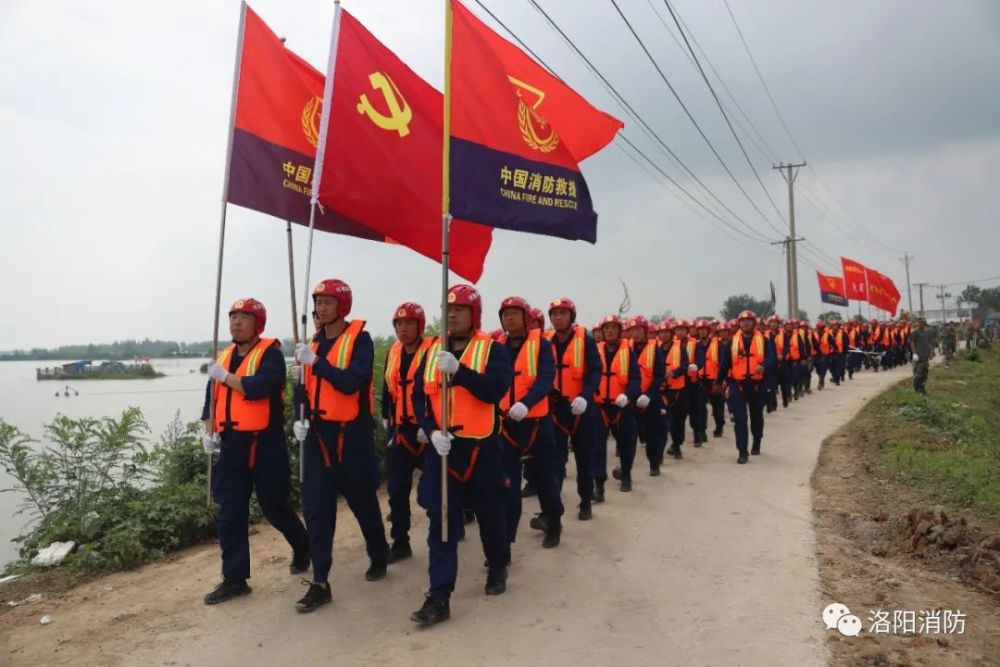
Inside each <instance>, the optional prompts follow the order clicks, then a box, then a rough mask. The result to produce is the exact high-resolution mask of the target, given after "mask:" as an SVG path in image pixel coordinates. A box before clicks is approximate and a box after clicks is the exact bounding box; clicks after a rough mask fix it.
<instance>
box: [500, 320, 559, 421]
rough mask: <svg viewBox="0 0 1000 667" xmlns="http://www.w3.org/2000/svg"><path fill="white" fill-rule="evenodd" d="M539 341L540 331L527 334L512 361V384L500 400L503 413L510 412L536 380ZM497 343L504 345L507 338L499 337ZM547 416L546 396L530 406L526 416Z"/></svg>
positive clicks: (547, 404)
mask: <svg viewBox="0 0 1000 667" xmlns="http://www.w3.org/2000/svg"><path fill="white" fill-rule="evenodd" d="M541 341H542V331H541V329H534V330H532V331H529V332H528V337H527V338H525V339H524V342H523V343H521V349H520V350H518V351H517V358H516V359H515V360H514V382H513V383H511V385H510V391H508V392H507V393H506V394H505V395H504V397H503V398H502V399H500V408H501V409H503V411H504V412H506V411H507V410H510V406H511V405H513V404H514V403H517V402H518V401H520V400H521V399H523V398H524V397H525V396H526V395H527V393H528V392H529V391H531V388H532V387H533V386H534V384H535V381H536V380H537V379H538V364H539V361H540V360H541V352H542V350H541ZM498 342H499V343H501V344H504V343H506V342H507V336H501V337H500V340H499V341H498ZM547 414H549V399H548V397H547V396H546V397H545V398H543V399H542V400H540V401H538V402H537V403H535V404H534V405H533V406H531V409H529V410H528V415H527V416H528V418H530V419H538V418H539V417H544V416H545V415H547Z"/></svg>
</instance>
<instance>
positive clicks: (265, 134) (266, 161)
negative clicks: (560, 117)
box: [228, 8, 491, 281]
mask: <svg viewBox="0 0 1000 667" xmlns="http://www.w3.org/2000/svg"><path fill="white" fill-rule="evenodd" d="M344 15H345V18H347V17H348V15H347V14H346V12H345V13H344ZM352 23H353V21H352V20H351V19H348V20H347V21H345V22H344V24H345V25H348V24H352ZM362 30H363V29H362ZM365 34H367V33H365ZM345 41H347V42H348V43H351V39H350V37H349V36H348V37H347V38H346V40H345ZM375 44H378V43H377V42H375ZM379 46H381V45H379ZM374 69H375V68H373V70H374ZM344 71H345V72H347V73H346V74H344V76H346V77H348V78H349V76H350V68H349V67H345V68H344ZM337 74H338V76H339V75H340V74H341V72H338V73H337ZM421 83H423V82H421ZM424 85H425V86H426V84H424ZM323 86H324V76H323V74H322V73H321V72H319V71H318V70H316V69H315V68H314V67H312V66H311V65H310V64H309V63H307V62H306V61H304V60H303V59H302V58H300V57H299V56H297V55H295V54H294V53H293V52H291V51H290V50H288V49H286V48H285V46H284V44H282V43H281V40H280V39H279V38H278V36H277V35H275V34H274V32H272V31H271V29H270V28H268V27H267V25H266V24H265V23H264V22H263V21H262V20H261V19H260V17H259V16H257V15H256V14H255V13H254V12H253V11H252V10H251V9H250V8H247V10H246V24H245V27H244V37H243V50H242V53H241V55H240V76H239V88H238V90H237V95H236V119H235V126H236V127H235V129H234V133H233V153H232V159H231V162H230V165H231V167H230V178H229V194H228V201H229V202H230V203H233V204H237V205H239V206H245V207H247V208H251V209H254V210H256V211H260V212H262V213H266V214H268V215H273V216H275V217H277V218H281V219H282V220H291V221H292V222H296V223H299V224H303V225H305V224H308V223H309V208H310V206H309V202H310V196H311V194H312V187H311V186H312V181H313V173H312V172H313V165H314V161H315V157H316V146H317V143H318V141H319V124H320V115H321V112H322V108H323ZM366 89H368V90H370V86H368V84H367V79H366ZM336 92H338V93H339V92H340V89H338V90H337V91H336ZM362 92H363V91H362ZM435 93H436V91H435ZM436 95H437V97H436V102H433V104H435V105H436V110H437V116H438V129H437V135H436V136H437V138H436V143H437V145H436V147H435V148H434V149H433V150H431V152H430V153H428V154H427V155H425V156H424V161H423V166H422V167H420V169H422V170H424V171H429V172H430V173H431V174H437V177H438V185H437V186H436V188H434V186H431V190H432V192H430V193H429V196H428V197H427V199H428V203H429V204H431V207H430V208H428V209H427V210H428V211H430V214H429V215H426V216H416V215H413V211H412V209H408V208H406V207H404V206H401V207H400V208H399V209H398V216H397V218H398V219H399V220H404V219H407V220H409V221H411V224H412V225H417V226H422V227H421V230H422V234H423V235H425V236H429V237H430V238H431V242H430V243H424V242H423V238H419V239H417V241H414V236H419V234H415V233H403V232H400V233H399V234H398V235H397V234H393V233H392V232H393V231H394V228H393V227H392V225H388V226H386V225H385V224H383V223H384V222H385V215H384V206H382V207H381V208H380V207H379V206H378V205H379V204H380V203H381V202H383V201H384V200H386V199H392V198H391V197H389V196H388V195H387V193H385V192H381V191H377V190H376V191H375V192H372V191H369V192H368V193H365V192H364V191H361V190H357V191H356V192H354V193H353V196H352V197H351V198H350V201H344V199H342V198H333V199H328V200H324V202H323V204H324V208H323V209H322V210H317V212H316V229H319V230H321V231H326V232H333V233H336V234H347V235H350V236H356V237H360V238H364V239H370V240H373V241H383V242H390V243H393V242H398V243H401V244H403V245H407V246H409V247H411V248H413V249H415V250H417V251H418V252H420V253H421V254H423V255H425V256H427V257H430V258H431V259H434V260H436V261H440V257H441V242H440V238H441V214H440V191H441V186H440V171H441V167H440V163H441V147H440V143H441V139H440V137H441V122H440V116H441V108H442V101H441V94H440V93H436ZM374 98H380V96H379V95H378V93H377V92H376V93H375V94H374V97H373V99H374ZM357 102H358V99H357V96H356V95H355V96H354V104H355V105H356V104H357ZM364 119H365V117H364V116H359V114H358V112H357V111H354V113H353V117H352V118H348V119H346V120H347V122H345V123H344V125H343V127H342V130H341V131H343V132H345V133H348V134H350V133H353V132H355V131H356V130H354V129H351V123H352V122H357V121H358V120H364ZM338 122H339V121H338ZM390 153H391V151H390ZM376 155H383V156H384V155H385V151H383V152H380V153H370V154H367V155H363V156H362V157H365V158H366V159H365V164H363V165H358V161H357V160H355V161H353V162H350V161H347V160H341V161H340V164H339V165H338V164H337V163H333V164H331V163H329V162H328V163H327V165H328V166H329V167H330V169H331V170H334V169H336V170H338V172H339V176H340V178H342V179H347V180H350V179H352V178H354V177H355V176H357V174H358V172H357V171H356V170H357V169H361V170H362V171H364V172H367V173H371V172H373V171H374V172H380V171H385V170H383V166H382V164H381V162H376V161H375V160H374V156H376ZM392 157H393V158H396V156H395V155H393V156H392ZM333 159H334V160H340V157H339V156H338V157H335V158H333ZM408 167H409V168H414V167H413V164H412V163H408ZM352 170H355V171H353V172H352ZM417 171H419V170H417ZM359 178H360V177H359ZM386 184H387V185H391V183H390V182H389V181H386ZM366 204H367V206H366ZM395 231H398V230H395ZM452 235H453V238H455V239H456V241H455V242H454V244H453V245H452V256H451V268H452V270H453V271H455V273H457V274H459V275H461V276H463V277H465V278H467V279H469V280H472V281H476V280H478V279H479V277H480V275H481V274H482V267H483V261H484V259H485V257H486V253H487V251H488V250H489V247H490V241H491V230H490V229H488V228H485V227H481V226H479V225H472V224H469V223H456V224H454V225H453V227H452ZM435 244H436V248H435Z"/></svg>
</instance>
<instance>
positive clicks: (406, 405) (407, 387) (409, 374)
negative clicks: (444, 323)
mask: <svg viewBox="0 0 1000 667" xmlns="http://www.w3.org/2000/svg"><path fill="white" fill-rule="evenodd" d="M433 343H434V339H433V338H432V337H427V338H424V339H423V340H421V341H420V345H419V346H418V347H417V350H416V352H414V353H413V359H412V360H411V361H410V366H409V368H407V369H406V377H405V378H403V377H400V375H399V368H400V362H401V361H402V359H403V344H402V343H400V342H399V341H398V340H397V341H396V342H395V343H393V344H392V347H390V348H389V356H388V358H387V359H386V362H385V386H386V389H387V390H388V391H389V395H390V396H392V404H393V416H394V418H395V421H394V422H393V423H394V424H396V425H397V426H400V425H402V424H411V425H412V424H416V423H417V422H416V419H414V417H413V379H414V378H415V377H416V376H417V370H418V369H419V368H420V364H421V363H422V362H423V359H424V354H425V353H426V352H427V350H428V349H429V348H430V346H431V345H432V344H433Z"/></svg>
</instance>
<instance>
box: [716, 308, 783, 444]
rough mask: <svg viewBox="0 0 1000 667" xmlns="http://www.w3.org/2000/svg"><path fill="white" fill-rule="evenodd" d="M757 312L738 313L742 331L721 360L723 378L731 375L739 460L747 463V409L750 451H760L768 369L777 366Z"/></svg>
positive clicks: (732, 409) (731, 393)
mask: <svg viewBox="0 0 1000 667" xmlns="http://www.w3.org/2000/svg"><path fill="white" fill-rule="evenodd" d="M756 319H757V317H756V315H754V313H753V312H752V311H749V310H744V311H743V312H742V313H740V315H739V318H738V320H739V325H740V330H739V332H738V333H737V334H736V335H735V336H734V337H733V341H732V343H731V344H730V345H729V346H728V347H727V348H726V349H724V350H722V355H721V359H720V360H719V375H720V377H724V378H728V385H729V386H728V395H729V400H728V402H729V409H730V411H731V412H732V413H733V418H734V422H733V431H735V433H736V449H737V451H738V452H739V457H738V458H737V460H736V461H737V463H746V462H747V461H748V460H749V456H748V455H747V454H748V452H747V445H748V440H749V438H748V437H747V412H749V422H750V433H751V434H752V435H753V445H752V448H751V449H750V451H749V454H760V445H761V440H762V439H763V437H764V401H765V387H764V381H765V377H766V374H767V371H768V370H769V368H771V367H773V366H774V363H775V354H774V344H773V343H771V341H769V340H767V337H766V336H764V334H763V333H761V332H760V331H755V326H754V325H755V323H756Z"/></svg>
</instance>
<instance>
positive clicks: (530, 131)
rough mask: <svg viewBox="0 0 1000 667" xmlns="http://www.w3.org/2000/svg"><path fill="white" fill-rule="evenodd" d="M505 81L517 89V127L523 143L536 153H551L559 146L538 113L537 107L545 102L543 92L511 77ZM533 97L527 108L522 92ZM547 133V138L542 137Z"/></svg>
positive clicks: (553, 133) (551, 131) (556, 139)
mask: <svg viewBox="0 0 1000 667" xmlns="http://www.w3.org/2000/svg"><path fill="white" fill-rule="evenodd" d="M507 79H508V80H509V81H510V82H511V83H512V84H514V86H516V87H517V125H518V127H519V128H520V130H521V137H522V138H523V139H524V143H526V144H528V146H529V147H530V148H531V149H533V150H536V151H540V152H542V153H551V152H552V151H554V150H555V149H556V147H557V146H558V145H559V135H557V134H556V133H555V131H554V130H553V129H552V128H551V127H550V126H549V123H548V121H547V120H545V118H543V117H542V115H541V114H540V113H538V107H540V106H541V105H542V102H543V101H544V100H545V92H544V91H542V90H539V89H538V88H535V87H534V86H532V85H530V84H527V83H525V82H524V81H521V80H519V79H515V78H514V77H512V76H508V77H507ZM525 91H526V92H528V93H530V94H532V95H534V96H535V102H534V103H533V104H532V105H531V106H528V103H527V102H525V101H524V92H525ZM546 130H547V131H548V135H547V136H542V135H543V134H545V132H546Z"/></svg>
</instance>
